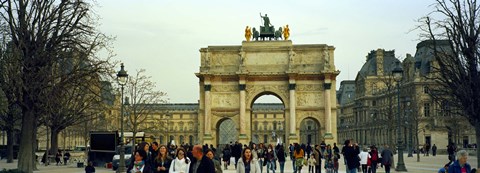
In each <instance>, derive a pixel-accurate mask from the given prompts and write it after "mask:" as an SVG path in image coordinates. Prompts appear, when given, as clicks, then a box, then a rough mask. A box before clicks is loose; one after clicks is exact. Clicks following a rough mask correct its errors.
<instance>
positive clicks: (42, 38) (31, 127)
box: [0, 0, 105, 173]
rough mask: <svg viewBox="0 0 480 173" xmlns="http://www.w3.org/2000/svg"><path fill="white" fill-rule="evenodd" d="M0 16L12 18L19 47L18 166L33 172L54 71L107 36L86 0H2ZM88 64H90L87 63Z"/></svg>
mask: <svg viewBox="0 0 480 173" xmlns="http://www.w3.org/2000/svg"><path fill="white" fill-rule="evenodd" d="M0 3H1V4H0V16H1V19H2V20H3V21H4V22H6V23H7V27H8V29H9V31H8V34H9V38H11V42H12V47H13V48H14V49H15V50H18V54H19V58H20V60H19V62H20V64H21V66H20V67H21V68H20V74H21V75H20V76H21V78H20V79H21V80H20V83H21V84H23V85H22V86H21V87H22V90H21V98H19V101H18V102H19V106H20V107H21V110H22V115H23V116H22V125H21V128H22V129H21V134H22V135H21V140H20V151H19V161H18V168H19V169H20V170H21V171H23V172H26V173H32V172H33V169H34V166H35V162H34V160H35V157H34V151H35V142H32V141H36V131H37V121H38V120H39V117H40V115H44V114H46V112H47V111H46V110H45V109H44V107H43V106H44V105H48V104H47V103H46V100H48V97H47V96H48V94H49V92H48V90H49V88H50V87H52V85H53V84H55V83H56V81H55V80H57V79H58V78H52V76H51V74H52V72H53V71H54V70H55V67H56V65H58V63H59V62H60V61H59V60H60V59H61V58H64V57H65V56H64V53H65V52H70V51H72V52H81V53H82V57H88V58H93V57H94V53H95V52H96V51H97V50H98V49H99V47H103V46H105V45H104V44H103V43H105V37H104V36H103V35H102V34H99V33H98V32H97V31H96V30H95V28H94V25H95V19H96V17H95V16H93V15H92V12H91V11H90V10H89V9H90V7H91V4H89V3H88V2H85V1H83V0H75V1H69V0H61V1H56V0H42V1H40V0H35V1H29V0H15V1H13V0H2V1H0ZM87 66H88V64H87Z"/></svg>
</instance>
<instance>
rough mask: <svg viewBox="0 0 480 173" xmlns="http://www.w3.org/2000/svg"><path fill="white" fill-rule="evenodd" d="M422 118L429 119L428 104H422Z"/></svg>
mask: <svg viewBox="0 0 480 173" xmlns="http://www.w3.org/2000/svg"><path fill="white" fill-rule="evenodd" d="M423 116H425V117H429V116H430V103H424V104H423Z"/></svg>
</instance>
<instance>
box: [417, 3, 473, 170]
mask: <svg viewBox="0 0 480 173" xmlns="http://www.w3.org/2000/svg"><path fill="white" fill-rule="evenodd" d="M434 8H435V10H434V11H433V12H432V13H431V14H432V16H433V15H435V17H439V19H435V18H432V17H430V16H426V17H424V18H422V19H421V20H420V21H421V22H422V25H421V26H420V27H419V28H420V29H421V30H422V31H423V35H422V36H424V37H425V38H426V39H429V40H433V42H434V44H433V47H432V49H433V51H434V56H435V59H436V61H437V62H438V65H437V67H435V66H434V69H435V70H434V73H435V74H436V76H437V78H435V81H436V82H437V83H438V85H439V87H437V88H432V96H434V97H437V98H439V99H442V98H443V100H446V99H448V100H450V102H449V103H451V106H452V108H455V109H457V110H461V111H459V112H457V114H458V115H461V116H464V117H465V118H466V119H468V121H469V122H470V124H471V125H472V126H474V128H475V132H476V143H477V144H480V49H479V46H480V45H479V42H480V39H479V34H480V16H479V10H480V7H479V5H478V4H477V1H476V0H448V1H447V0H436V3H435V4H434ZM440 40H444V41H440ZM477 158H478V159H477V165H480V150H477Z"/></svg>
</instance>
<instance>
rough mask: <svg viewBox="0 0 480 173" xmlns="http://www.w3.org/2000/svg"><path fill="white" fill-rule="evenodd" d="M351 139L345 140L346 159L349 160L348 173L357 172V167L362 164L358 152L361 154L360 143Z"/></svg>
mask: <svg viewBox="0 0 480 173" xmlns="http://www.w3.org/2000/svg"><path fill="white" fill-rule="evenodd" d="M352 143H353V142H352V141H351V140H347V141H345V144H348V145H346V147H345V150H344V151H343V152H344V155H345V159H346V160H347V171H346V172H347V173H351V172H356V171H357V168H358V167H359V166H360V160H359V159H358V154H360V148H359V147H358V144H356V143H355V144H352Z"/></svg>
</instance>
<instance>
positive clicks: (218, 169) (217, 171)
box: [205, 149, 223, 173]
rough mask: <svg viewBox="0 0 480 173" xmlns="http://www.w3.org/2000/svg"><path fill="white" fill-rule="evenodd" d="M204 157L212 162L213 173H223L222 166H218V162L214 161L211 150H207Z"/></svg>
mask: <svg viewBox="0 0 480 173" xmlns="http://www.w3.org/2000/svg"><path fill="white" fill-rule="evenodd" d="M205 155H206V156H207V157H208V158H209V159H210V160H212V162H213V166H214V167H215V173H223V171H222V165H221V164H220V161H218V160H216V159H215V153H214V151H213V150H212V149H207V153H205Z"/></svg>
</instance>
